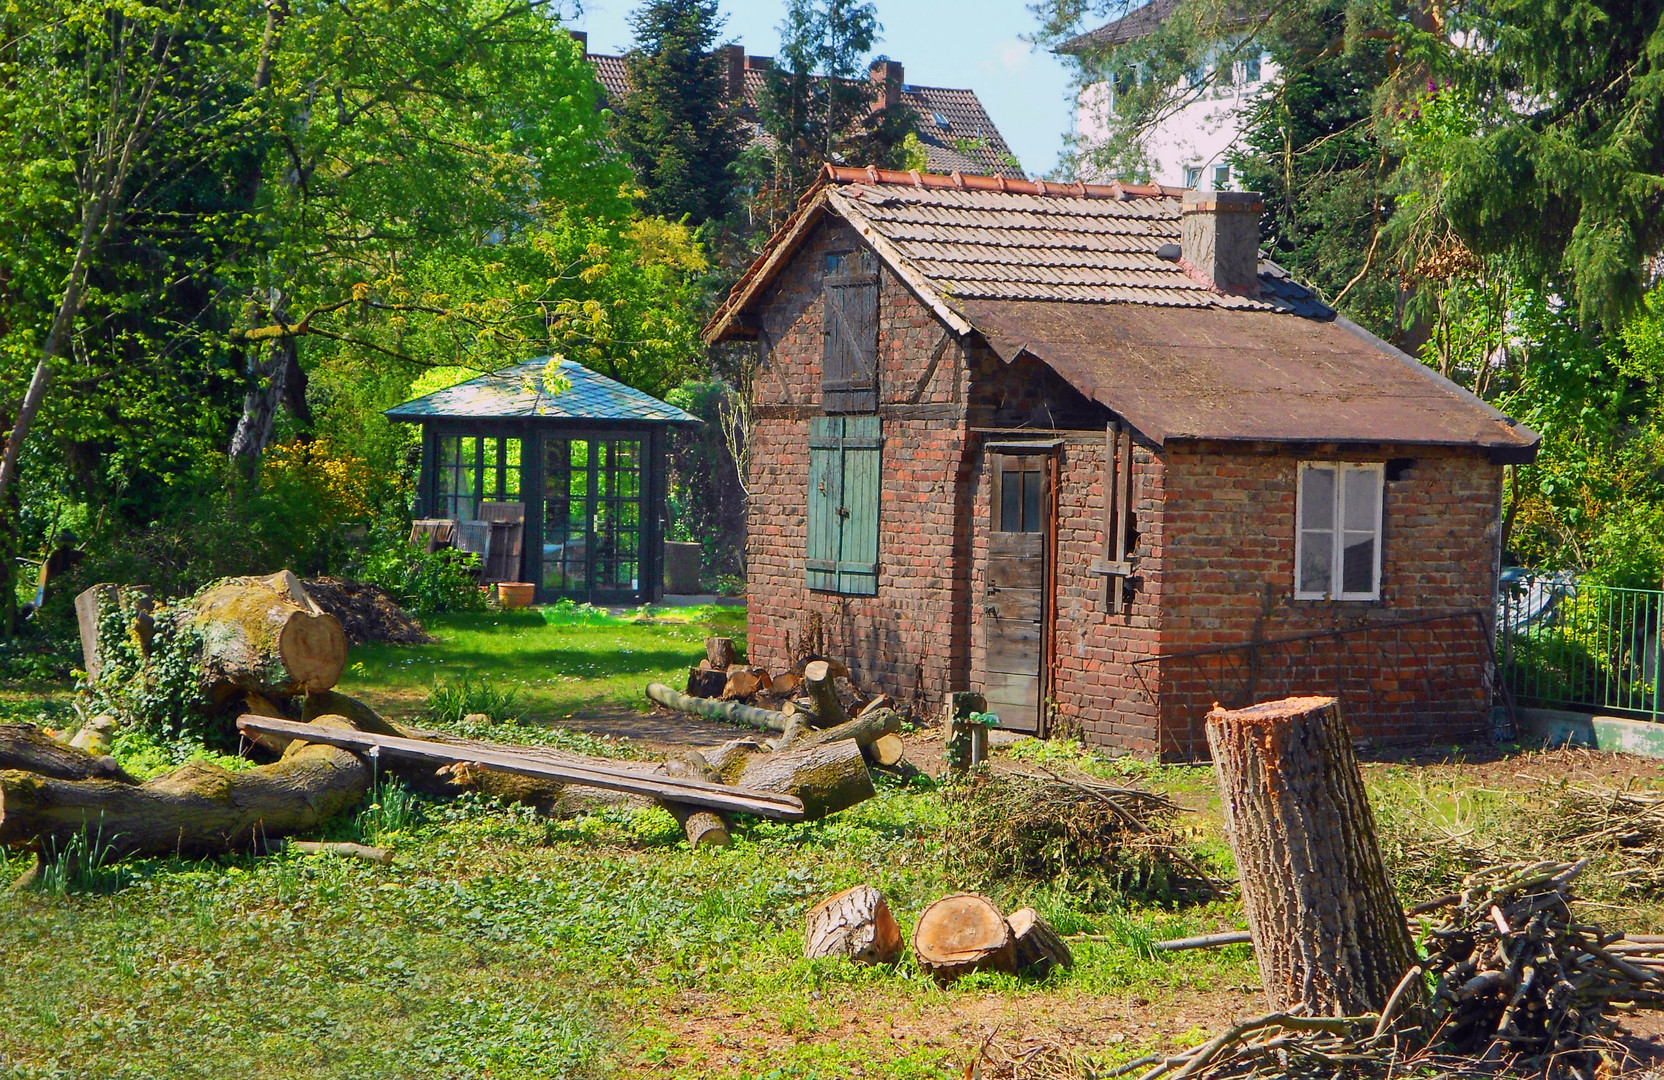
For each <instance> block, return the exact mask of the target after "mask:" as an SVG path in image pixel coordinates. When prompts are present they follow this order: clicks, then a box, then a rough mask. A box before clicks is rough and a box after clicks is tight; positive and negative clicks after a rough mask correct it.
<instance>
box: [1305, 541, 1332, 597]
mask: <svg viewBox="0 0 1664 1080" xmlns="http://www.w3.org/2000/svg"><path fill="white" fill-rule="evenodd" d="M1334 544H1335V534H1334V533H1332V532H1328V531H1318V530H1315V529H1303V530H1301V532H1300V581H1299V583H1298V584H1297V585H1296V586H1295V588H1296V589H1297V590H1298V591H1300V592H1303V593H1326V592H1329V591H1330V589H1331V588H1333V585H1332V581H1333V577H1332V574H1331V564H1332V563H1333V561H1334V556H1335V548H1334Z"/></svg>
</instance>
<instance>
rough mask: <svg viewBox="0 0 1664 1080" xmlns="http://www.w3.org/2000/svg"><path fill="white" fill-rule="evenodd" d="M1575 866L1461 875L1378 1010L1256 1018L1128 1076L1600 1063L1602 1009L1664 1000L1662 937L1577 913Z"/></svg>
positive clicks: (1572, 1073)
mask: <svg viewBox="0 0 1664 1080" xmlns="http://www.w3.org/2000/svg"><path fill="white" fill-rule="evenodd" d="M1585 867H1586V864H1585V863H1583V862H1581V861H1580V862H1574V863H1561V862H1537V863H1515V864H1510V865H1504V866H1494V867H1488V868H1486V869H1484V870H1481V871H1479V872H1478V873H1475V874H1472V875H1469V876H1468V878H1467V879H1466V880H1465V881H1464V882H1463V883H1462V890H1461V892H1460V893H1459V894H1456V895H1453V896H1451V897H1449V898H1448V900H1447V903H1446V904H1445V905H1444V906H1445V907H1447V908H1449V911H1448V913H1447V914H1445V915H1443V916H1441V917H1437V918H1434V917H1429V918H1428V919H1427V920H1426V921H1425V922H1424V924H1423V931H1424V933H1425V935H1426V937H1425V940H1426V941H1427V942H1428V945H1429V948H1430V950H1431V952H1430V954H1429V955H1428V957H1427V959H1426V960H1425V961H1423V963H1422V965H1421V966H1420V967H1415V968H1411V969H1410V972H1409V973H1408V974H1406V976H1405V978H1404V980H1403V982H1401V983H1400V984H1399V989H1398V991H1397V992H1395V993H1394V994H1393V996H1392V998H1391V999H1390V1000H1389V1001H1388V1003H1387V1006H1386V1008H1384V1009H1383V1010H1382V1011H1381V1013H1380V1014H1379V1015H1371V1016H1356V1017H1307V1016H1298V1015H1290V1014H1273V1015H1271V1016H1266V1017H1261V1018H1259V1019H1257V1020H1253V1021H1249V1022H1246V1023H1243V1024H1238V1025H1236V1026H1235V1027H1233V1028H1231V1029H1229V1030H1228V1031H1226V1032H1224V1033H1223V1034H1221V1035H1219V1036H1218V1037H1216V1038H1214V1039H1213V1040H1211V1041H1209V1042H1207V1043H1205V1044H1203V1045H1202V1046H1199V1047H1196V1048H1195V1049H1193V1050H1189V1051H1186V1052H1185V1053H1183V1054H1179V1055H1175V1056H1173V1057H1169V1058H1165V1059H1159V1060H1158V1059H1155V1058H1151V1059H1149V1060H1148V1061H1145V1062H1142V1063H1140V1064H1141V1065H1142V1064H1148V1065H1152V1066H1153V1067H1151V1068H1149V1070H1148V1071H1147V1072H1144V1073H1143V1074H1142V1075H1141V1077H1140V1080H1160V1078H1164V1077H1179V1076H1183V1077H1207V1078H1223V1077H1273V1076H1278V1077H1289V1076H1295V1077H1306V1076H1309V1077H1319V1076H1321V1077H1335V1076H1352V1077H1382V1078H1385V1077H1389V1076H1405V1075H1420V1076H1440V1077H1466V1076H1544V1077H1565V1078H1576V1080H1594V1078H1595V1077H1596V1076H1608V1075H1611V1072H1612V1060H1613V1058H1614V1057H1615V1056H1617V1055H1618V1053H1619V1051H1620V1049H1621V1048H1620V1047H1619V1046H1618V1044H1617V1043H1616V1042H1615V1040H1614V1038H1613V1035H1614V1021H1613V1014H1614V1013H1615V1012H1628V1011H1634V1010H1636V1009H1660V1008H1664V939H1659V938H1650V937H1640V938H1630V937H1626V936H1625V935H1624V934H1623V933H1621V932H1619V933H1609V932H1607V931H1605V930H1603V929H1602V928H1601V927H1599V926H1597V925H1594V924H1591V923H1587V922H1584V921H1582V920H1581V918H1580V917H1579V916H1578V915H1577V914H1576V913H1575V912H1574V910H1573V907H1574V902H1575V898H1574V896H1573V893H1572V883H1573V882H1574V881H1575V880H1576V879H1577V878H1578V876H1579V875H1580V874H1582V873H1583V872H1584V870H1585ZM1424 972H1425V978H1424ZM1428 981H1430V982H1431V985H1432V989H1431V992H1430V993H1429V994H1427V995H1426V997H1425V1000H1424V1001H1423V1000H1418V998H1420V996H1421V992H1422V991H1423V990H1424V989H1425V984H1426V982H1428ZM1131 1071H1132V1070H1128V1072H1131Z"/></svg>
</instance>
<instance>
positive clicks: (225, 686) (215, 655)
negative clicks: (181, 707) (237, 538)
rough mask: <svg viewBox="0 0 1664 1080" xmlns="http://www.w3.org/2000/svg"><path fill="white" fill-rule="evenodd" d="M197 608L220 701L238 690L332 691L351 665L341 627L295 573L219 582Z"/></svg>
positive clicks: (206, 663)
mask: <svg viewBox="0 0 1664 1080" xmlns="http://www.w3.org/2000/svg"><path fill="white" fill-rule="evenodd" d="M191 609H192V611H191V615H190V619H189V621H190V625H191V626H192V627H194V628H195V629H196V631H197V632H198V633H199V634H200V635H201V638H202V660H201V663H202V681H203V688H204V690H205V691H206V692H207V693H208V695H209V697H210V698H211V699H213V700H215V701H224V700H225V699H226V698H227V697H229V696H230V695H231V694H232V693H234V692H235V691H238V690H242V691H254V692H256V693H259V694H264V695H266V696H268V697H274V698H282V697H288V696H290V695H293V694H303V693H307V692H309V691H314V690H328V689H329V688H330V687H332V686H334V685H335V684H336V683H337V682H338V681H340V678H341V672H342V670H343V669H344V668H345V667H346V663H347V636H346V634H345V633H344V632H343V631H342V629H341V624H340V623H339V622H337V621H336V619H335V616H333V615H330V614H327V613H325V612H324V611H323V609H321V608H319V607H318V606H317V605H316V604H314V603H313V602H312V600H311V598H310V597H308V596H307V595H306V590H305V589H304V588H302V587H301V584H300V582H299V580H298V579H296V578H295V576H294V575H293V574H291V573H289V572H288V571H287V570H285V571H283V572H282V573H278V574H273V575H271V576H270V577H264V578H227V579H225V580H224V581H220V582H217V583H215V584H214V585H211V586H209V587H208V588H206V589H204V590H203V591H202V592H201V593H198V594H197V597H196V599H195V600H193V601H192V602H191Z"/></svg>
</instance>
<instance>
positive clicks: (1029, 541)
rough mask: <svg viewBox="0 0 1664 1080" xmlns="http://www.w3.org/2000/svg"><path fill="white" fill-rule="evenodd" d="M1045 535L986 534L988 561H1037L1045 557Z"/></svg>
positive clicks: (1033, 533)
mask: <svg viewBox="0 0 1664 1080" xmlns="http://www.w3.org/2000/svg"><path fill="white" fill-rule="evenodd" d="M1045 541H1046V534H1045V533H1037V532H1032V533H1011V532H991V533H989V534H988V557H989V558H990V559H1039V558H1043V557H1044V556H1045V550H1046V544H1045Z"/></svg>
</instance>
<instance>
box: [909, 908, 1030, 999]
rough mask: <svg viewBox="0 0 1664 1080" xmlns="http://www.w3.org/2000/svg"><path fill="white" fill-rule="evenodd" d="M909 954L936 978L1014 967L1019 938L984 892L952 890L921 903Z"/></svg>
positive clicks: (950, 978) (1008, 969)
mask: <svg viewBox="0 0 1664 1080" xmlns="http://www.w3.org/2000/svg"><path fill="white" fill-rule="evenodd" d="M913 958H914V959H915V960H917V961H918V962H919V968H920V969H921V970H922V971H925V972H927V973H929V974H930V976H931V977H932V978H934V979H936V981H937V982H943V983H946V982H952V981H953V980H954V979H957V978H959V977H960V976H962V975H969V974H970V973H971V972H973V971H1015V970H1016V968H1017V941H1016V938H1015V937H1013V936H1012V933H1011V927H1010V926H1009V925H1008V924H1007V923H1006V921H1005V918H1004V916H1002V915H1001V914H1000V909H999V908H997V907H995V906H994V902H993V901H992V900H990V899H988V898H987V897H986V896H979V895H977V894H976V893H956V894H954V895H953V896H944V897H942V899H940V900H938V901H936V902H935V903H934V904H931V905H930V906H929V907H927V908H925V909H924V911H923V912H921V913H920V915H919V921H918V922H917V923H915V924H914V926H913Z"/></svg>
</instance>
